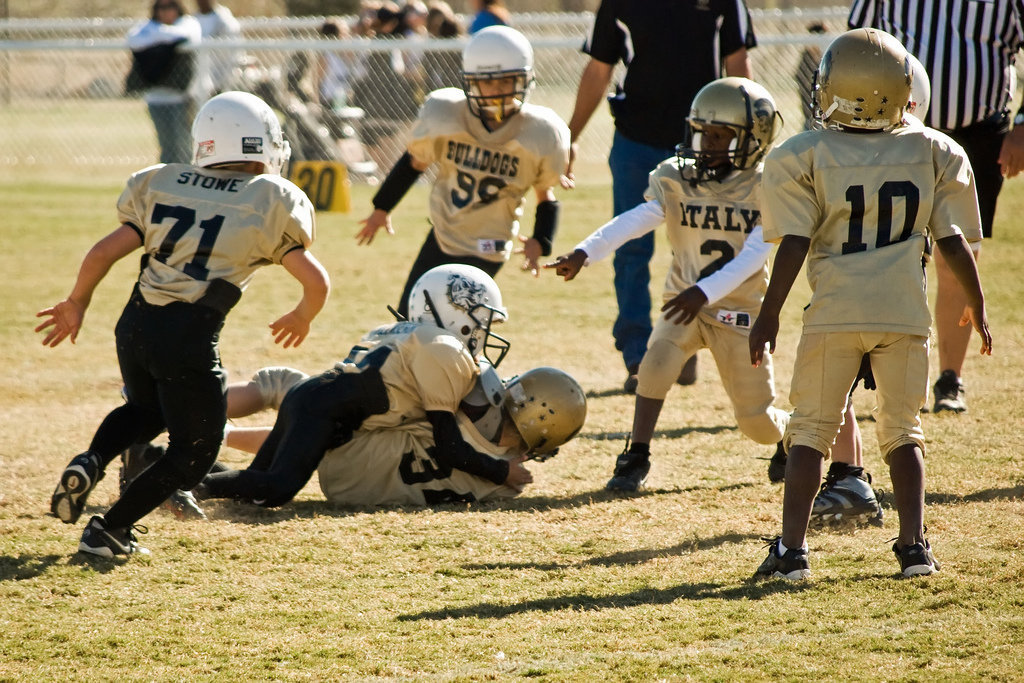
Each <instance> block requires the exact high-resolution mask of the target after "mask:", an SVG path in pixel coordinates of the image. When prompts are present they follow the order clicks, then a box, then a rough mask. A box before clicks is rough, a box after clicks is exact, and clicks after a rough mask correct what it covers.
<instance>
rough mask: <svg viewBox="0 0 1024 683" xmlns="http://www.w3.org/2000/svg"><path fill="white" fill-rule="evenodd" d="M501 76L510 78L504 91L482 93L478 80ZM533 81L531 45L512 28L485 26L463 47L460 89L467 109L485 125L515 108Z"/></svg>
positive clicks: (493, 78)
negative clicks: (467, 104)
mask: <svg viewBox="0 0 1024 683" xmlns="http://www.w3.org/2000/svg"><path fill="white" fill-rule="evenodd" d="M504 78H508V79H510V80H511V81H512V84H511V86H510V87H509V88H508V91H507V92H501V93H493V92H488V93H487V94H486V95H485V94H484V93H483V92H482V91H481V88H480V83H481V81H491V80H495V79H504ZM533 85H534V80H533V47H532V46H531V45H530V41H529V40H527V39H526V36H524V35H523V34H522V33H520V32H519V31H517V30H515V29H514V28H510V27H508V26H488V27H487V28H485V29H483V30H481V31H479V32H477V33H475V34H474V35H473V37H472V38H470V40H469V43H468V44H467V45H466V49H465V50H463V51H462V89H463V90H464V91H465V93H466V101H467V102H468V103H469V110H470V111H471V112H473V115H474V116H476V117H477V118H479V119H480V120H481V121H482V122H484V123H485V125H486V123H487V121H499V122H500V121H504V120H505V119H507V118H508V117H509V116H512V115H513V114H515V113H516V112H518V111H519V110H520V109H521V108H522V106H523V103H524V102H526V98H527V96H528V95H529V94H530V90H532V89H533Z"/></svg>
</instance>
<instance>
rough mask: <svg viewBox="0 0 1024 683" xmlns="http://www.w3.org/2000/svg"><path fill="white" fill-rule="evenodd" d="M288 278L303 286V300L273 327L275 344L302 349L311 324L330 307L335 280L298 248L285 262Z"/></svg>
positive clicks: (271, 328)
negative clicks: (329, 298)
mask: <svg viewBox="0 0 1024 683" xmlns="http://www.w3.org/2000/svg"><path fill="white" fill-rule="evenodd" d="M281 265H282V266H284V269H285V270H287V271H288V274H289V275H291V276H292V277H294V278H295V279H296V280H298V281H299V284H300V285H302V299H300V300H299V304H298V305H297V306H296V307H295V308H294V309H292V310H291V311H290V312H288V313H285V314H284V315H283V316H281V317H280V318H278V319H277V320H275V321H274V322H272V323H270V332H271V334H273V335H274V343H276V344H283V345H284V347H285V348H288V347H290V346H298V345H299V344H301V343H302V340H304V339H305V338H306V336H307V335H308V334H309V326H310V323H312V322H313V318H315V317H316V315H317V313H319V312H320V310H321V309H322V308H323V307H324V304H325V303H327V295H328V294H329V293H330V291H331V280H330V278H329V277H328V275H327V270H326V269H324V267H323V265H321V263H320V262H319V261H318V260H317V259H316V257H315V256H313V254H311V253H310V252H309V251H307V250H306V249H303V248H302V247H296V248H295V249H292V250H291V251H289V252H288V253H287V254H285V255H284V257H283V258H282V259H281Z"/></svg>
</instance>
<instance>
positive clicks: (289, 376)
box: [252, 367, 308, 408]
mask: <svg viewBox="0 0 1024 683" xmlns="http://www.w3.org/2000/svg"><path fill="white" fill-rule="evenodd" d="M306 377H308V375H307V374H306V373H304V372H301V371H299V370H295V369H294V368H288V367H269V368H262V369H260V370H259V371H257V372H256V374H255V375H253V377H252V382H253V383H254V384H255V385H256V386H257V387H258V388H259V392H260V396H261V397H262V399H263V405H264V406H265V407H267V408H280V407H281V402H282V401H283V400H284V397H285V394H287V393H288V390H289V389H291V388H292V387H293V386H295V385H296V384H298V383H299V382H301V381H302V380H304V379H306Z"/></svg>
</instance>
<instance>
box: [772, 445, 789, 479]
mask: <svg viewBox="0 0 1024 683" xmlns="http://www.w3.org/2000/svg"><path fill="white" fill-rule="evenodd" d="M785 480H786V449H785V448H784V447H783V445H782V442H781V441H780V442H779V443H778V444H777V445H776V446H775V453H773V454H772V459H771V461H769V463H768V481H770V482H771V483H773V484H778V483H779V482H783V481H785Z"/></svg>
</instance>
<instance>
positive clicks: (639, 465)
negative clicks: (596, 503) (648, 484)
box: [605, 450, 651, 491]
mask: <svg viewBox="0 0 1024 683" xmlns="http://www.w3.org/2000/svg"><path fill="white" fill-rule="evenodd" d="M650 471H651V460H650V456H648V455H647V454H645V453H630V452H629V451H628V450H625V451H623V452H622V454H621V455H619V457H618V458H617V459H616V460H615V471H614V472H612V478H611V479H609V480H608V483H607V484H605V488H606V489H608V490H609V491H636V490H637V489H639V488H640V487H641V486H643V483H644V481H646V480H647V473H648V472H650Z"/></svg>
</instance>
